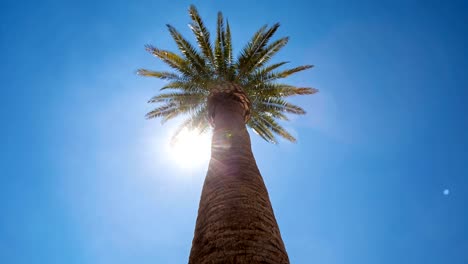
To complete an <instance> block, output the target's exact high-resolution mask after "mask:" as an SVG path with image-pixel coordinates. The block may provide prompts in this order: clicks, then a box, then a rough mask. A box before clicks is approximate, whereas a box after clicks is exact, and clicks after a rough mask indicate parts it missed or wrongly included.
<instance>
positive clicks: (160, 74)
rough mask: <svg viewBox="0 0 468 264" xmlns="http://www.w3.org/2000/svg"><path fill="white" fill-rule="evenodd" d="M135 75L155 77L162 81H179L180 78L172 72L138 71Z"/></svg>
mask: <svg viewBox="0 0 468 264" xmlns="http://www.w3.org/2000/svg"><path fill="white" fill-rule="evenodd" d="M137 74H138V75H141V76H145V77H156V78H158V79H162V80H180V76H179V75H178V74H175V73H173V72H164V71H151V70H146V69H138V70H137Z"/></svg>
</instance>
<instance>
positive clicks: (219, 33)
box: [215, 12, 226, 77]
mask: <svg viewBox="0 0 468 264" xmlns="http://www.w3.org/2000/svg"><path fill="white" fill-rule="evenodd" d="M224 34H225V33H224V22H223V14H222V13H221V12H218V20H217V26H216V40H215V60H216V64H215V68H216V73H217V75H218V77H221V76H223V73H224V72H225V69H226V60H225V57H224V50H223V49H224V46H225V44H224V41H225V36H224Z"/></svg>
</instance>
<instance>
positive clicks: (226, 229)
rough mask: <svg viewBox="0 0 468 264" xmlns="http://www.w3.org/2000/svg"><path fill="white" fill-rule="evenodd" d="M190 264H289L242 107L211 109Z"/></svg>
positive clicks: (227, 105)
mask: <svg viewBox="0 0 468 264" xmlns="http://www.w3.org/2000/svg"><path fill="white" fill-rule="evenodd" d="M213 122H214V130H213V139H212V147H211V161H210V164H209V169H208V173H207V175H206V179H205V183H204V186H203V191H202V195H201V200H200V206H199V209H198V217H197V222H196V227H195V234H194V238H193V242H192V249H191V252H190V258H189V263H191V264H202V263H210V264H214V263H281V264H283V263H289V259H288V255H287V253H286V249H285V247H284V244H283V240H282V238H281V234H280V231H279V228H278V224H277V222H276V219H275V216H274V214H273V209H272V207H271V203H270V199H269V197H268V192H267V189H266V187H265V184H264V182H263V179H262V176H261V175H260V172H259V170H258V167H257V164H256V162H255V158H254V156H253V154H252V149H251V143H250V137H249V134H248V132H247V129H246V127H245V123H244V116H243V109H242V107H241V105H240V104H239V103H238V102H236V101H234V100H232V99H230V100H225V101H224V102H223V103H222V104H221V103H219V104H217V105H216V111H215V116H214V118H213Z"/></svg>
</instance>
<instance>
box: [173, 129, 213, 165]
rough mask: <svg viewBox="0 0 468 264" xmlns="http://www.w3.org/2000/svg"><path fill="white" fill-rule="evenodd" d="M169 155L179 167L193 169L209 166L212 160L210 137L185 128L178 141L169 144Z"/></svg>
mask: <svg viewBox="0 0 468 264" xmlns="http://www.w3.org/2000/svg"><path fill="white" fill-rule="evenodd" d="M168 154H169V156H170V159H171V160H172V161H173V162H175V163H176V164H177V166H178V167H180V168H184V169H193V168H197V167H201V166H202V165H204V164H207V162H208V160H209V159H210V154H211V148H210V135H209V134H208V133H203V134H200V133H199V132H198V131H196V130H188V129H186V128H184V129H183V130H182V131H181V132H180V133H179V135H178V136H177V139H176V140H175V141H174V142H172V143H171V144H169V146H168Z"/></svg>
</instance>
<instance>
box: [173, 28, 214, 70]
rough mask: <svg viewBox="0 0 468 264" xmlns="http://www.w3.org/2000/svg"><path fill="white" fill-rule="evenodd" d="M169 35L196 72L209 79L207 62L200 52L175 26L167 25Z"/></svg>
mask: <svg viewBox="0 0 468 264" xmlns="http://www.w3.org/2000/svg"><path fill="white" fill-rule="evenodd" d="M166 26H167V28H168V29H169V33H170V34H171V36H172V38H173V39H174V41H175V42H176V44H177V47H178V48H179V50H180V52H182V54H183V55H184V56H185V58H186V59H187V60H188V61H189V62H190V65H191V66H192V67H193V68H194V69H195V70H196V72H197V73H198V74H200V75H202V76H204V77H209V72H208V71H207V67H205V66H206V65H205V61H204V59H203V58H202V57H201V56H200V54H199V52H198V51H197V50H196V49H195V48H194V47H193V46H192V44H190V42H188V41H187V40H186V39H185V38H184V37H183V36H182V34H180V33H179V31H177V29H175V28H174V27H173V26H171V25H169V24H167V25H166Z"/></svg>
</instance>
